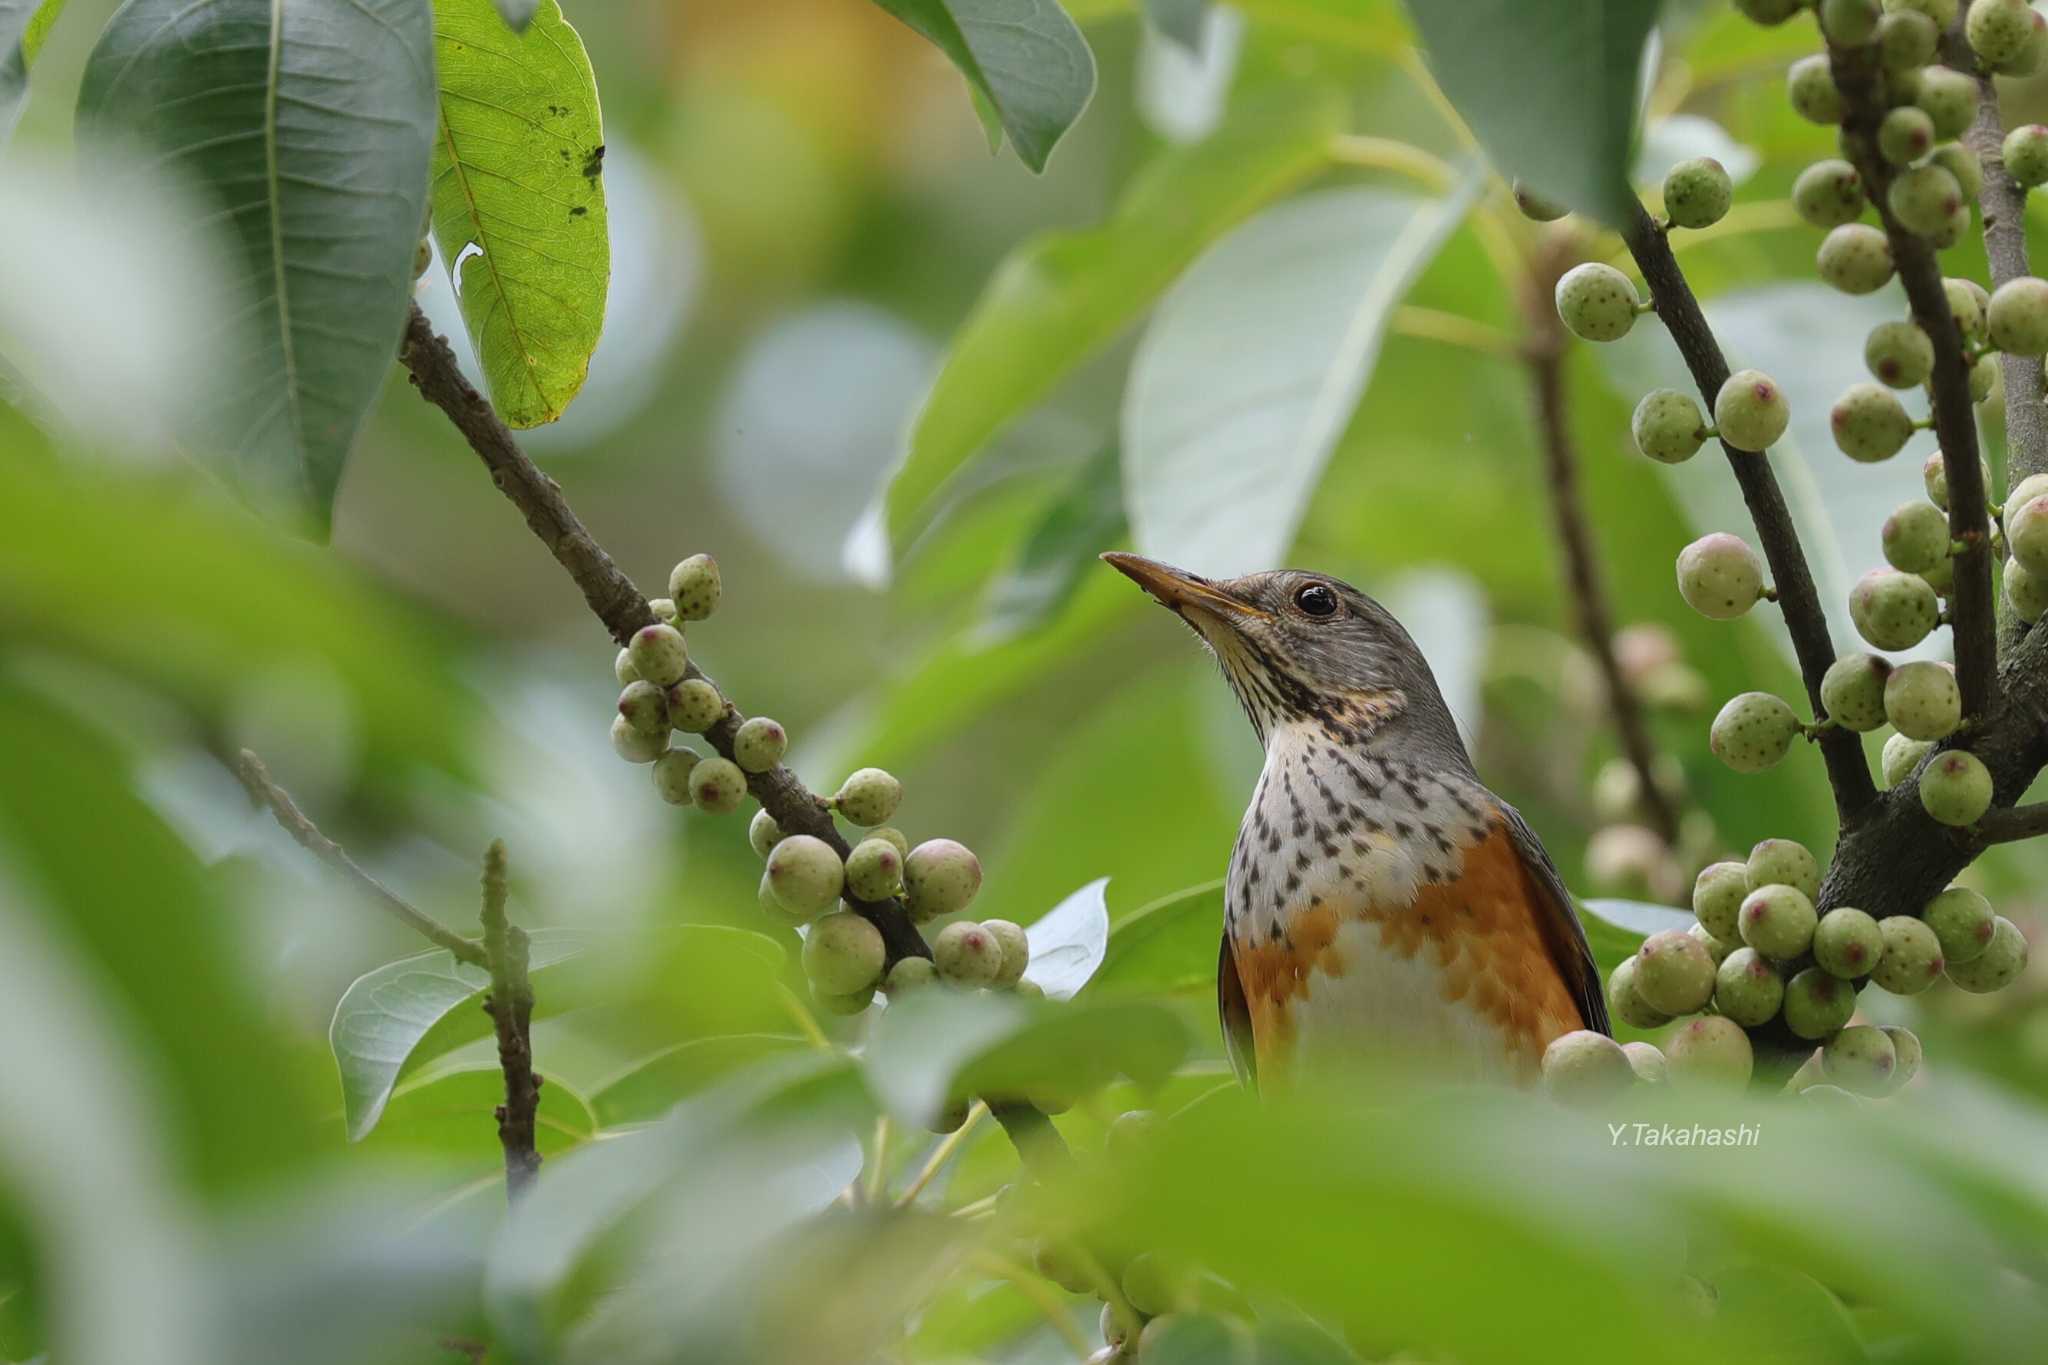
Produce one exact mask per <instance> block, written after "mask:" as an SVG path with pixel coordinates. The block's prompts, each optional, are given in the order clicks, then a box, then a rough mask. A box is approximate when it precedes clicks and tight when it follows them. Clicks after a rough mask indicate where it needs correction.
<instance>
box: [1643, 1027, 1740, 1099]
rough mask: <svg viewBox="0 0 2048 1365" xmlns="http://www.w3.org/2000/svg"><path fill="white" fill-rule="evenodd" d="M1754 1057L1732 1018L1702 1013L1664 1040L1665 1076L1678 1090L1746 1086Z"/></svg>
mask: <svg viewBox="0 0 2048 1365" xmlns="http://www.w3.org/2000/svg"><path fill="white" fill-rule="evenodd" d="M1755 1065H1756V1055H1755V1053H1754V1052H1753V1051H1752V1050H1751V1049H1750V1045H1749V1035H1748V1034H1747V1033H1744V1032H1743V1031H1742V1027H1741V1025H1739V1024H1737V1023H1736V1022H1735V1021H1734V1020H1733V1019H1728V1018H1725V1017H1723V1016H1721V1015H1718V1014H1703V1015H1700V1016H1699V1017H1698V1018H1696V1019H1688V1020H1686V1021H1685V1022H1684V1023H1683V1024H1680V1025H1679V1026H1678V1028H1677V1029H1676V1030H1675V1031H1674V1032H1673V1033H1672V1035H1671V1036H1670V1037H1669V1038H1668V1039H1666V1040H1665V1043H1664V1066H1665V1073H1666V1074H1667V1075H1668V1076H1669V1077H1670V1078H1671V1085H1672V1087H1673V1088H1674V1089H1679V1090H1734V1089H1738V1088H1740V1087H1742V1086H1744V1085H1747V1084H1749V1074H1750V1071H1751V1070H1752V1069H1753V1068H1754V1067H1755Z"/></svg>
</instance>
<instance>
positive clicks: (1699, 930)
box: [1685, 924, 1742, 970]
mask: <svg viewBox="0 0 2048 1365" xmlns="http://www.w3.org/2000/svg"><path fill="white" fill-rule="evenodd" d="M1685 932H1686V933H1688V934H1690V935H1692V936H1693V937H1694V938H1696V939H1698V940H1699V941H1700V946H1701V947H1703V948H1705V949H1706V950H1707V957H1708V958H1709V959H1710V960H1711V961H1712V962H1713V964H1714V967H1715V969H1716V970H1719V968H1720V966H1721V964H1722V963H1723V962H1726V961H1727V960H1728V954H1730V953H1732V952H1734V951H1735V950H1736V949H1737V948H1738V947H1740V946H1741V944H1742V939H1741V938H1740V937H1739V936H1735V937H1731V938H1730V939H1729V940H1728V941H1727V942H1725V943H1724V942H1722V941H1721V940H1720V939H1718V938H1715V937H1714V936H1713V935H1712V934H1710V933H1708V932H1707V926H1706V925H1704V924H1695V925H1693V926H1691V927H1690V928H1688V929H1687V930H1686V931H1685Z"/></svg>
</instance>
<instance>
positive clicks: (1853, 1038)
mask: <svg viewBox="0 0 2048 1365" xmlns="http://www.w3.org/2000/svg"><path fill="white" fill-rule="evenodd" d="M1820 1060H1821V1071H1822V1073H1823V1074H1824V1075H1826V1076H1827V1078H1828V1079H1829V1080H1831V1081H1833V1082H1834V1083H1835V1084H1836V1085H1839V1086H1841V1087H1842V1088H1843V1089H1844V1090H1847V1091H1848V1092H1849V1093H1851V1094H1852V1095H1883V1094H1887V1093H1889V1092H1890V1090H1891V1086H1892V1073H1893V1072H1895V1071H1896V1070H1897V1069H1898V1065H1899V1058H1898V1054H1897V1053H1896V1052H1894V1051H1893V1050H1892V1040H1891V1039H1890V1038H1888V1037H1886V1036H1885V1032H1884V1030H1883V1029H1880V1028H1872V1027H1871V1026H1870V1025H1868V1024H1852V1025H1850V1026H1849V1027H1848V1028H1845V1029H1843V1030H1842V1031H1841V1032H1840V1033H1837V1034H1836V1035H1835V1036H1834V1037H1832V1038H1830V1039H1828V1043H1827V1046H1826V1047H1824V1048H1822V1049H1821V1054H1820Z"/></svg>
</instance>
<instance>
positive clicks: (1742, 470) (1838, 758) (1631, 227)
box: [1623, 205, 1877, 828]
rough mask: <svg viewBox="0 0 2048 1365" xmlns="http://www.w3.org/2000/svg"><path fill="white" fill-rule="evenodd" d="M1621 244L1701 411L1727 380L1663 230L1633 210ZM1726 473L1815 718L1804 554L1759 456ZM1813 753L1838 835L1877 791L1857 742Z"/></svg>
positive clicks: (1733, 454)
mask: <svg viewBox="0 0 2048 1365" xmlns="http://www.w3.org/2000/svg"><path fill="white" fill-rule="evenodd" d="M1623 236H1624V237H1625V238H1626V240H1627V242H1628V249H1629V254H1630V255H1632V256H1634V257H1635V262H1636V267H1637V269H1639V270H1641V271H1642V272H1643V282H1644V283H1645V284H1647V285H1648V286H1649V287H1650V297H1651V298H1652V299H1653V300H1655V302H1656V305H1657V316H1658V317H1659V318H1660V319H1661V320H1662V321H1663V323H1664V325H1665V326H1666V327H1667V328H1669V329H1670V332H1671V339H1672V340H1673V341H1675V342H1676V343H1677V344H1678V350H1679V354H1680V355H1682V356H1684V357H1685V365H1686V368H1687V369H1688V370H1689V371H1691V373H1692V379H1693V383H1694V384H1695V385H1697V386H1698V388H1699V391H1700V394H1701V396H1702V397H1704V398H1705V399H1706V402H1707V406H1708V408H1709V409H1711V408H1712V407H1713V403H1714V396H1715V395H1716V394H1718V393H1719V392H1720V391H1721V385H1722V384H1723V383H1725V382H1726V381H1727V378H1728V361H1727V359H1726V358H1725V357H1724V356H1723V355H1722V354H1721V345H1720V343H1719V342H1718V341H1716V340H1715V339H1714V333H1713V330H1712V329H1711V328H1709V327H1708V326H1707V319H1706V316H1705V314H1703V313H1701V312H1700V305H1699V300H1698V299H1696V298H1694V297H1693V292H1692V286H1691V285H1689V284H1687V283H1686V280H1685V272H1684V271H1682V270H1680V269H1679V268H1678V258H1677V257H1675V256H1673V255H1672V254H1671V243H1670V242H1669V241H1668V240H1666V238H1665V236H1664V230H1663V229H1662V228H1661V227H1659V226H1658V225H1657V224H1656V223H1655V222H1654V221H1652V220H1651V218H1650V215H1649V214H1648V213H1647V212H1646V211H1644V209H1643V208H1642V206H1641V205H1637V207H1636V212H1635V218H1634V219H1633V221H1631V222H1630V223H1629V224H1628V227H1627V230H1626V231H1625V232H1624V233H1623ZM1721 448H1722V450H1723V451H1724V452H1725V453H1726V454H1727V456H1728V467H1729V468H1730V469H1731V470H1733V471H1734V473H1735V481H1736V483H1737V484H1738V485H1740V486H1741V488H1742V500H1743V502H1744V503H1746V504H1747V505H1748V507H1749V515H1750V519H1751V520H1752V521H1754V522H1755V523H1756V533H1757V539H1758V540H1759V541H1761V542H1762V543H1763V549H1764V560H1765V562H1766V563H1768V564H1769V565H1770V567H1771V580H1772V585H1773V586H1774V587H1775V588H1776V590H1777V594H1778V606H1779V608H1780V609H1781V610H1782V611H1783V612H1784V615H1785V630H1786V633H1787V634H1789V635H1790V636H1791V637H1792V651H1793V653H1794V654H1795V655H1796V656H1797V657H1798V659H1799V672H1800V675H1801V676H1802V677H1803V678H1804V679H1805V681H1806V695H1807V700H1808V702H1809V703H1811V705H1812V707H1813V714H1814V715H1815V716H1819V715H1821V714H1822V713H1823V708H1822V706H1821V701H1820V680H1821V677H1822V676H1823V675H1824V674H1825V673H1826V672H1827V671H1828V665H1829V664H1832V663H1833V662H1834V661H1835V644H1834V641H1833V639H1832V638H1830V637H1829V635H1828V620H1827V617H1826V616H1825V615H1824V614H1823V613H1822V612H1821V609H1820V597H1819V595H1818V594H1817V593H1816V592H1815V591H1814V587H1813V574H1812V572H1811V571H1810V570H1808V568H1807V567H1806V554H1805V552H1804V551H1803V550H1802V549H1801V548H1800V546H1799V533H1798V531H1797V530H1796V529H1795V528H1794V527H1793V525H1792V514H1791V513H1790V512H1789V511H1788V510H1787V509H1786V507H1785V495H1784V494H1783V493H1782V492H1780V491H1779V489H1778V479H1777V476H1776V475H1775V474H1773V473H1772V472H1771V464H1770V460H1769V459H1768V458H1767V457H1766V456H1765V455H1764V454H1763V453H1761V452H1757V451H1746V450H1737V449H1736V448H1735V447H1733V446H1731V445H1729V444H1728V443H1727V442H1725V441H1723V442H1722V443H1721ZM1819 744H1820V751H1821V757H1822V759H1823V761H1824V762H1825V763H1826V764H1827V770H1828V781H1829V783H1830V784H1832V785H1833V787H1834V789H1835V809H1836V812H1837V813H1838V814H1839V816H1840V817H1841V821H1842V824H1843V826H1844V827H1845V828H1846V827H1847V826H1849V825H1850V824H1852V823H1853V822H1854V821H1855V820H1857V819H1858V818H1859V817H1860V816H1861V815H1862V814H1863V813H1864V811H1865V810H1867V809H1868V807H1869V806H1870V803H1871V802H1872V801H1873V800H1875V799H1876V796H1877V788H1876V787H1875V786H1874V785H1873V784H1872V782H1871V780H1870V765H1869V763H1868V762H1866V761H1865V759H1864V757H1863V745H1862V742H1861V741H1860V740H1859V739H1858V738H1857V737H1856V736H1855V735H1854V734H1851V733H1850V732H1849V731H1847V730H1842V729H1830V730H1827V731H1824V732H1822V734H1821V736H1820V739H1819Z"/></svg>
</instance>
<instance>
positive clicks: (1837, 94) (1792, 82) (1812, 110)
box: [1785, 53, 1842, 124]
mask: <svg viewBox="0 0 2048 1365" xmlns="http://www.w3.org/2000/svg"><path fill="white" fill-rule="evenodd" d="M1785 92H1786V94H1788V95H1790V96H1791V98H1792V108H1793V109H1794V110H1796V111H1797V112H1798V114H1799V117H1801V118H1803V119H1805V120H1806V121H1807V122H1809V123H1821V124H1834V123H1840V122H1841V121H1842V92H1841V90H1840V89H1839V88H1837V87H1836V85H1835V73H1834V72H1832V71H1830V70H1829V69H1828V59H1827V56H1826V54H1824V53H1815V54H1814V55H1813V56H1811V57H1801V58H1800V59H1799V60H1798V61H1796V62H1794V63H1792V67H1791V69H1790V70H1789V71H1787V72H1786V73H1785Z"/></svg>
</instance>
